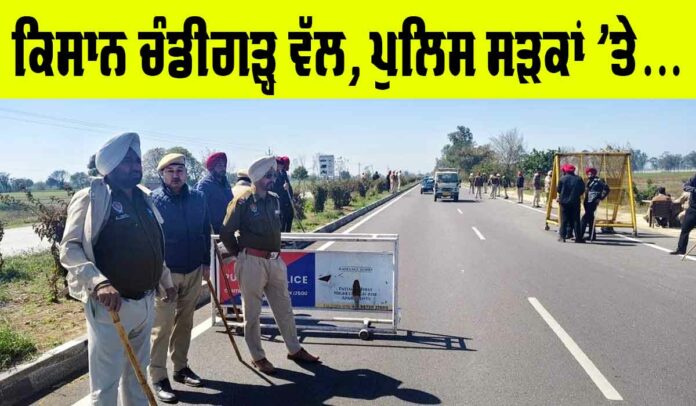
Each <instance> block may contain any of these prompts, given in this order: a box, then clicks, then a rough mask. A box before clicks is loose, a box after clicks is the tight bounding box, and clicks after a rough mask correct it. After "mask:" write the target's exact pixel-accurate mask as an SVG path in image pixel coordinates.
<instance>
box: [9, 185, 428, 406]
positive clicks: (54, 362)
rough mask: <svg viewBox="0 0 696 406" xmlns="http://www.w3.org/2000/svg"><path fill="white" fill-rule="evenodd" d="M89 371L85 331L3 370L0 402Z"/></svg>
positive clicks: (330, 227)
mask: <svg viewBox="0 0 696 406" xmlns="http://www.w3.org/2000/svg"><path fill="white" fill-rule="evenodd" d="M417 185H418V182H416V183H415V184H414V185H412V186H408V187H406V188H404V189H402V190H401V191H400V192H399V193H395V194H392V195H389V196H386V197H384V198H382V199H380V200H378V201H376V202H374V203H371V204H369V205H367V206H365V207H363V208H361V209H359V210H356V211H354V212H353V213H350V214H347V215H345V216H343V217H341V218H339V219H337V220H335V221H332V222H331V223H329V224H326V225H324V226H321V227H318V228H316V229H315V230H312V232H313V233H332V232H334V231H336V230H337V229H339V228H341V227H343V226H344V225H346V224H348V223H350V222H351V221H353V220H355V219H356V218H358V217H360V216H362V215H364V214H366V213H367V212H369V211H372V210H374V209H375V208H377V207H379V206H381V205H383V204H384V203H387V202H388V201H390V200H392V199H394V198H395V197H397V196H399V195H400V194H403V193H406V192H408V191H409V190H410V189H411V188H413V187H416V186H417ZM308 245H311V242H307V243H306V244H303V245H296V246H295V248H300V249H301V248H305V247H307V246H308ZM209 302H210V290H209V288H208V285H207V284H206V283H205V282H204V283H203V286H202V287H201V294H200V296H199V297H198V305H197V308H200V307H202V306H205V305H206V304H208V303H209ZM86 372H87V336H86V335H85V336H82V337H79V338H76V339H74V340H71V341H69V342H67V343H65V344H62V345H60V346H58V347H56V348H54V349H52V350H50V351H47V352H46V353H44V354H43V355H41V356H40V357H39V358H38V359H36V360H34V361H31V362H29V363H26V364H22V365H18V366H16V367H13V368H10V369H9V370H7V371H5V372H2V373H0V406H12V405H17V404H21V403H25V401H27V400H28V399H36V398H37V397H38V396H40V395H41V394H44V393H47V392H48V391H49V390H50V389H53V388H56V387H60V386H62V385H64V384H65V383H67V382H69V381H71V380H72V379H74V378H76V377H78V376H80V375H82V374H84V373H86Z"/></svg>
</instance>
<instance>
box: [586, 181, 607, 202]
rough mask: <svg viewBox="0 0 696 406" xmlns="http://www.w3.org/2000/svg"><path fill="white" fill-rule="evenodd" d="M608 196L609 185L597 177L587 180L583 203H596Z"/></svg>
mask: <svg viewBox="0 0 696 406" xmlns="http://www.w3.org/2000/svg"><path fill="white" fill-rule="evenodd" d="M607 195H609V185H607V184H606V183H604V181H603V180H601V179H599V178H598V177H596V176H595V177H593V178H589V179H588V180H587V193H585V203H598V202H599V201H601V200H604V199H605V198H606V197H607Z"/></svg>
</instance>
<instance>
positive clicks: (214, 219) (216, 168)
mask: <svg viewBox="0 0 696 406" xmlns="http://www.w3.org/2000/svg"><path fill="white" fill-rule="evenodd" d="M205 167H206V169H207V170H208V174H207V175H206V176H205V177H203V179H201V180H200V181H198V184H196V187H195V189H196V190H198V191H200V192H203V194H204V195H205V198H206V201H207V202H208V211H209V212H210V224H211V226H212V227H213V233H215V234H218V233H219V232H220V227H222V220H223V219H224V218H225V211H226V210H227V205H228V204H230V202H231V201H232V198H233V197H234V196H232V187H231V186H230V183H229V182H228V181H227V155H226V154H225V153H224V152H215V153H212V154H210V156H208V159H206V160H205Z"/></svg>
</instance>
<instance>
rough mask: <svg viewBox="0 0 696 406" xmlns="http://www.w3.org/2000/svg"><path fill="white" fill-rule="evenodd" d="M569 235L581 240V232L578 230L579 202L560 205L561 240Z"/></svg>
mask: <svg viewBox="0 0 696 406" xmlns="http://www.w3.org/2000/svg"><path fill="white" fill-rule="evenodd" d="M571 233H575V238H576V239H577V238H580V239H582V230H580V202H578V203H575V204H562V205H561V230H560V234H561V238H569V237H570V234H571Z"/></svg>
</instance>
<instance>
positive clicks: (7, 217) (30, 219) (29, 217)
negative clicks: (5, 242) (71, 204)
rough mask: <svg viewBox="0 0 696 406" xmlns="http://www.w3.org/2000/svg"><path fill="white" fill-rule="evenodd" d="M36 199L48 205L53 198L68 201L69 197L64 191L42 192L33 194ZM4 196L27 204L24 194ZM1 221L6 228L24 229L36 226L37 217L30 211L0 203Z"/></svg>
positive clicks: (4, 194) (7, 194)
mask: <svg viewBox="0 0 696 406" xmlns="http://www.w3.org/2000/svg"><path fill="white" fill-rule="evenodd" d="M32 193H33V194H34V197H36V198H37V199H39V201H41V202H42V203H48V202H50V201H51V198H52V197H56V198H58V199H63V200H67V199H68V195H67V193H66V192H65V191H62V190H42V191H37V192H32ZM2 195H3V196H10V197H12V198H14V199H17V200H19V201H20V202H27V196H26V194H24V193H23V192H15V193H3V194H2ZM0 221H2V223H3V224H4V225H5V228H12V227H22V226H27V225H31V224H34V222H35V221H36V216H35V215H34V214H33V213H31V212H30V211H26V210H22V209H21V208H17V207H14V206H8V205H6V204H4V203H2V202H0Z"/></svg>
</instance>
